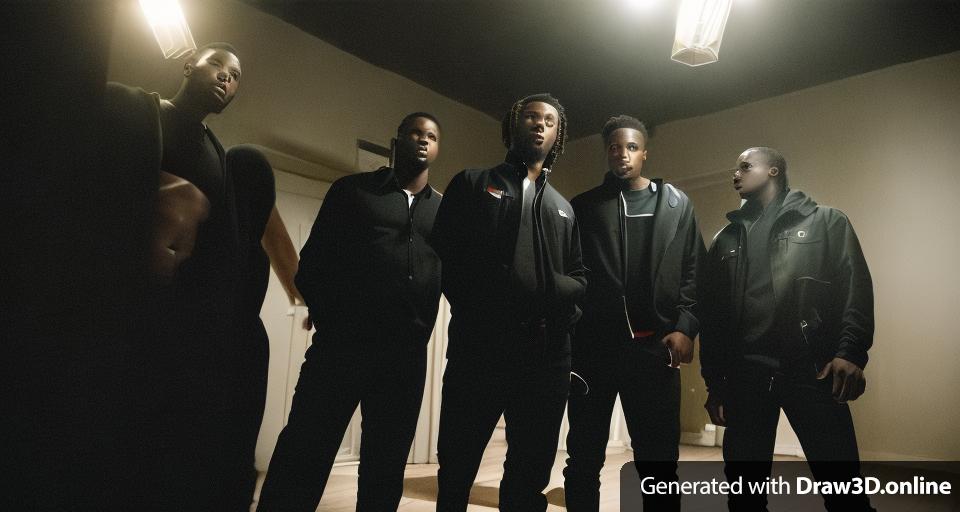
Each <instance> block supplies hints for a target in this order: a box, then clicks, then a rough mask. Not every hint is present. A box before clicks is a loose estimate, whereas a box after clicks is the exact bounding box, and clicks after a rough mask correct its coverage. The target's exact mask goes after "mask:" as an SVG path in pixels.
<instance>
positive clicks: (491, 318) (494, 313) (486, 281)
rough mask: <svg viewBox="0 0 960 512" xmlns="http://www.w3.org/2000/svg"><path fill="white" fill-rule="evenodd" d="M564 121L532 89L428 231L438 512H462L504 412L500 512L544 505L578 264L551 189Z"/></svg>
mask: <svg viewBox="0 0 960 512" xmlns="http://www.w3.org/2000/svg"><path fill="white" fill-rule="evenodd" d="M565 135H566V118H565V116H564V111H563V107H562V106H561V105H560V103H559V102H558V101H557V100H556V99H555V98H553V97H552V96H550V95H547V94H541V95H534V96H528V97H526V98H523V99H522V100H520V101H518V102H517V103H515V104H514V105H513V108H511V110H510V112H509V113H508V114H507V116H506V118H505V119H504V123H503V140H504V144H505V145H506V146H507V147H508V148H509V152H508V153H507V157H506V162H504V163H502V164H500V165H498V166H496V167H494V168H492V169H485V170H481V169H470V170H466V171H463V172H461V173H459V174H458V175H457V176H455V177H454V178H453V180H452V181H451V182H450V184H449V186H448V187H447V190H446V193H445V195H444V197H443V201H442V203H441V205H440V210H439V211H438V213H437V220H436V224H435V226H434V235H435V237H436V245H435V247H436V249H437V252H438V253H439V254H440V258H441V260H442V261H443V272H442V274H443V278H442V283H443V284H442V286H443V292H444V294H445V295H446V297H447V299H448V300H449V301H450V305H451V314H452V318H451V320H450V331H449V333H450V341H449V347H448V349H447V359H448V364H447V367H446V371H445V373H444V385H443V402H442V405H441V412H440V438H439V446H438V457H439V461H440V471H439V477H438V480H439V496H438V498H437V510H442V511H463V510H466V507H467V500H468V498H469V494H470V487H471V485H472V484H473V480H474V478H475V477H476V474H477V470H478V468H479V465H480V460H481V458H482V456H483V451H484V448H485V447H486V445H487V442H488V441H489V439H490V436H491V434H492V433H493V429H494V427H495V426H496V424H497V421H498V420H499V418H500V415H501V414H504V415H505V416H506V422H507V430H506V435H507V443H508V444H509V446H510V447H509V451H508V453H507V460H506V462H505V463H504V475H503V480H502V482H501V486H500V510H521V511H524V512H530V511H537V510H540V511H543V510H546V506H547V503H546V498H545V497H544V495H543V494H542V491H543V489H544V487H546V485H547V483H548V482H549V479H550V469H551V467H552V466H553V460H554V456H555V454H556V448H557V439H558V437H559V434H560V423H561V420H562V418H563V411H564V406H565V405H566V399H567V391H568V388H569V375H570V332H571V329H572V328H573V326H574V324H575V323H576V321H577V319H578V318H579V315H580V310H579V308H578V306H577V303H578V302H579V300H580V298H581V296H582V295H583V293H584V286H585V279H584V274H585V269H584V267H583V265H582V263H581V255H580V236H579V233H578V228H577V224H576V218H575V217H574V213H573V208H571V207H570V204H569V203H568V202H567V201H566V200H565V199H564V198H563V197H562V196H561V195H560V194H559V193H558V192H557V191H556V190H555V189H554V188H553V187H552V186H551V185H550V184H549V183H547V176H548V174H549V172H550V171H549V168H550V167H551V166H552V165H553V163H554V162H555V161H556V158H557V157H558V156H559V155H560V153H561V152H562V151H563V142H564V138H565Z"/></svg>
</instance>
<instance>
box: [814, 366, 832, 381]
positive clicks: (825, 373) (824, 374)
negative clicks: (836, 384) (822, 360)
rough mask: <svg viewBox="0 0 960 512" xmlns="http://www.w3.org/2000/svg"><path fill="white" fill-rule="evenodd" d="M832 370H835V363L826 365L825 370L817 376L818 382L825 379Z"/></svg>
mask: <svg viewBox="0 0 960 512" xmlns="http://www.w3.org/2000/svg"><path fill="white" fill-rule="evenodd" d="M832 369H833V362H829V363H827V364H826V365H824V367H823V369H822V370H820V373H818V374H817V380H822V379H823V378H825V377H826V376H827V375H828V374H829V373H830V370H832Z"/></svg>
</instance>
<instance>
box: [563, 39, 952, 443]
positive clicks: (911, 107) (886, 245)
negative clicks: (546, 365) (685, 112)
mask: <svg viewBox="0 0 960 512" xmlns="http://www.w3.org/2000/svg"><path fill="white" fill-rule="evenodd" d="M958 91H960V52H957V53H952V54H948V55H943V56H939V57H934V58H930V59H925V60H921V61H916V62H912V63H907V64H902V65H898V66H894V67H890V68H886V69H882V70H879V71H875V72H871V73H867V74H864V75H860V76H856V77H852V78H848V79H844V80H840V81H836V82H832V83H829V84H824V85H820V86H817V87H813V88H810V89H805V90H802V91H798V92H795V93H791V94H787V95H783V96H778V97H775V98H770V99H767V100H763V101H758V102H755V103H750V104H747V105H742V106H739V107H736V108H732V109H729V110H725V111H722V112H717V113H715V114H710V115H706V116H702V117H697V118H692V119H685V120H680V121H675V122H671V123H666V124H664V125H661V126H658V127H656V130H655V132H654V135H653V137H652V139H651V141H650V143H649V144H648V149H649V159H648V161H647V166H646V167H645V170H646V174H647V175H648V176H663V177H666V178H668V179H671V180H675V181H678V182H679V183H680V184H681V188H683V185H684V184H685V183H686V184H688V185H689V186H691V187H695V186H698V185H699V184H704V185H705V187H704V188H700V189H699V190H692V191H691V193H690V195H691V197H692V198H693V200H694V204H695V207H696V209H697V212H698V215H699V217H700V220H701V224H702V225H703V234H704V237H705V239H707V240H709V239H710V238H711V237H712V236H713V234H714V233H715V232H716V230H717V229H719V228H720V227H721V226H722V225H723V223H724V222H725V221H724V219H723V217H722V213H723V212H724V211H726V210H730V209H733V208H735V207H736V206H737V196H736V194H735V193H734V192H733V191H732V190H731V189H730V187H729V185H727V184H725V182H724V179H725V178H723V177H722V176H721V174H722V172H723V171H724V170H725V169H731V168H733V166H734V162H735V160H736V158H737V156H738V155H739V153H740V152H741V151H742V150H743V149H745V148H747V147H750V146H760V145H764V146H772V147H776V148H778V149H780V150H781V151H782V152H783V153H784V155H785V156H786V158H787V163H788V168H789V176H790V180H791V186H792V187H794V188H798V189H801V190H804V191H805V192H807V193H808V194H810V195H811V196H812V197H813V198H814V199H816V200H817V201H818V202H819V203H821V204H825V205H829V206H834V207H837V208H840V209H842V210H843V211H844V212H846V213H847V215H848V216H849V217H850V219H851V220H852V222H853V225H854V227H855V229H856V231H857V234H858V236H859V237H860V241H861V243H862V245H863V250H864V252H865V255H866V258H867V262H868V264H869V265H870V270H871V272H872V274H873V280H874V288H875V294H876V324H877V325H876V326H877V329H876V337H875V345H874V348H873V349H872V350H871V351H870V355H871V361H870V363H869V365H868V366H867V369H866V376H867V393H866V394H865V395H864V396H863V397H862V398H861V399H860V400H858V401H857V402H855V403H853V404H852V406H851V408H852V410H853V414H854V421H855V423H856V428H857V433H858V437H859V442H860V449H861V453H862V454H863V455H864V456H865V457H867V458H870V457H886V458H902V459H913V458H930V459H949V460H956V459H957V458H958V457H960V439H958V434H957V433H956V432H957V431H958V430H960V429H958V425H960V408H958V407H957V405H956V404H957V402H958V398H960V370H958V368H957V365H958V363H960V343H958V342H957V340H956V338H957V335H956V332H955V331H956V329H955V325H954V322H953V319H954V318H955V316H956V314H957V311H958V305H960V270H958V268H957V265H956V263H955V260H956V259H957V255H958V254H960V234H958V233H960V201H958V199H957V198H958V197H960V165H958V158H960V154H958V151H957V150H958V149H960V94H958ZM611 114H617V113H611ZM567 152H568V154H567V155H565V156H564V159H563V160H562V161H561V162H560V163H559V164H558V166H557V168H558V172H557V173H556V175H555V177H554V184H555V185H557V186H558V188H561V190H563V191H564V192H565V193H567V194H570V195H572V194H575V193H579V192H580V191H582V190H586V189H587V188H589V187H591V186H594V185H595V184H597V183H599V180H600V175H601V174H602V172H603V165H604V156H603V148H602V144H601V142H600V138H599V136H597V135H594V136H590V137H586V138H583V139H580V140H577V141H573V142H572V143H571V144H569V145H568V149H567ZM718 176H719V181H717V177H718ZM691 177H692V178H691ZM727 179H728V178H727ZM726 183H729V182H726ZM697 371H698V368H697V367H696V365H693V366H691V367H689V368H686V369H685V370H684V374H683V377H684V388H685V389H684V391H685V392H684V395H683V399H684V404H683V427H684V430H686V431H697V430H699V429H700V427H702V425H703V423H704V422H705V421H706V415H705V413H703V411H702V408H701V407H702V403H703V399H704V398H705V395H704V393H703V383H702V381H701V380H700V379H699V376H698V374H697Z"/></svg>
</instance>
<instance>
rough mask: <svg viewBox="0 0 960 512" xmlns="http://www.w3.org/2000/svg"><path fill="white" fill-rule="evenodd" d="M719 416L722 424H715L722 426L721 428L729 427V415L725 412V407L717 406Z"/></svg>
mask: <svg viewBox="0 0 960 512" xmlns="http://www.w3.org/2000/svg"><path fill="white" fill-rule="evenodd" d="M717 416H718V418H719V419H720V423H715V425H720V426H721V427H725V426H726V425H727V415H726V413H725V412H724V410H723V405H718V406H717Z"/></svg>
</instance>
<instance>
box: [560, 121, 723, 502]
mask: <svg viewBox="0 0 960 512" xmlns="http://www.w3.org/2000/svg"><path fill="white" fill-rule="evenodd" d="M601 134H602V136H603V143H604V146H605V147H606V152H607V172H606V173H605V174H604V177H603V183H602V184H600V185H598V186H597V187H595V188H593V189H591V190H588V191H587V192H584V193H583V194H580V195H579V196H577V197H575V198H573V201H571V202H572V203H573V210H574V212H575V213H576V214H577V219H578V221H579V222H580V227H581V229H582V233H583V260H584V262H585V263H586V265H587V267H588V268H589V269H590V270H591V272H590V283H589V286H587V293H586V297H584V300H583V319H582V320H581V321H580V324H579V325H578V327H577V336H576V339H575V340H574V342H573V367H574V371H576V372H577V374H579V375H580V376H582V377H583V378H584V379H586V382H587V383H589V385H590V389H589V393H587V394H585V395H578V394H574V395H571V397H570V409H569V414H568V416H569V418H570V432H569V434H568V435H567V453H568V454H569V456H570V458H568V459H567V467H566V469H565V470H564V476H565V481H564V488H565V491H566V504H567V509H568V510H570V511H590V510H594V511H595V510H597V509H598V507H599V504H600V470H601V469H603V462H604V451H605V450H606V447H607V440H608V438H609V433H610V415H611V414H612V412H613V405H614V402H615V401H616V399H617V395H618V394H619V395H620V403H621V404H622V406H623V413H624V417H625V418H626V421H627V429H628V430H629V432H630V442H631V446H632V448H633V457H634V460H635V461H636V463H635V464H636V468H637V470H638V472H639V474H640V476H641V477H642V478H643V477H648V476H652V477H654V478H656V479H657V480H658V481H671V480H676V479H677V474H676V471H677V458H678V457H679V455H680V454H679V450H678V444H679V442H680V372H679V371H678V368H679V367H680V363H689V362H690V361H691V360H692V359H693V339H694V338H696V337H697V333H698V331H699V322H698V320H697V316H696V314H695V312H694V307H695V305H696V274H697V272H696V270H697V264H698V261H700V258H701V257H702V256H703V254H704V252H705V250H704V248H703V240H702V239H701V237H700V230H699V229H698V228H697V219H696V216H695V215H694V213H693V204H692V203H691V201H690V198H688V197H687V195H686V194H684V193H683V192H681V191H680V190H678V189H677V188H676V187H674V186H673V185H671V184H669V183H665V182H664V181H663V180H661V179H648V178H646V177H644V176H643V174H642V170H643V164H644V161H645V160H646V159H647V149H646V144H647V129H646V127H645V126H644V125H643V123H641V122H640V121H639V120H637V119H635V118H633V117H630V116H617V117H611V118H610V119H609V120H608V121H607V122H606V124H604V126H603V130H602V131H601ZM667 363H669V364H667ZM644 506H645V507H646V509H647V510H679V509H680V501H679V495H674V496H669V495H667V496H657V495H653V494H648V495H645V496H644Z"/></svg>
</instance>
